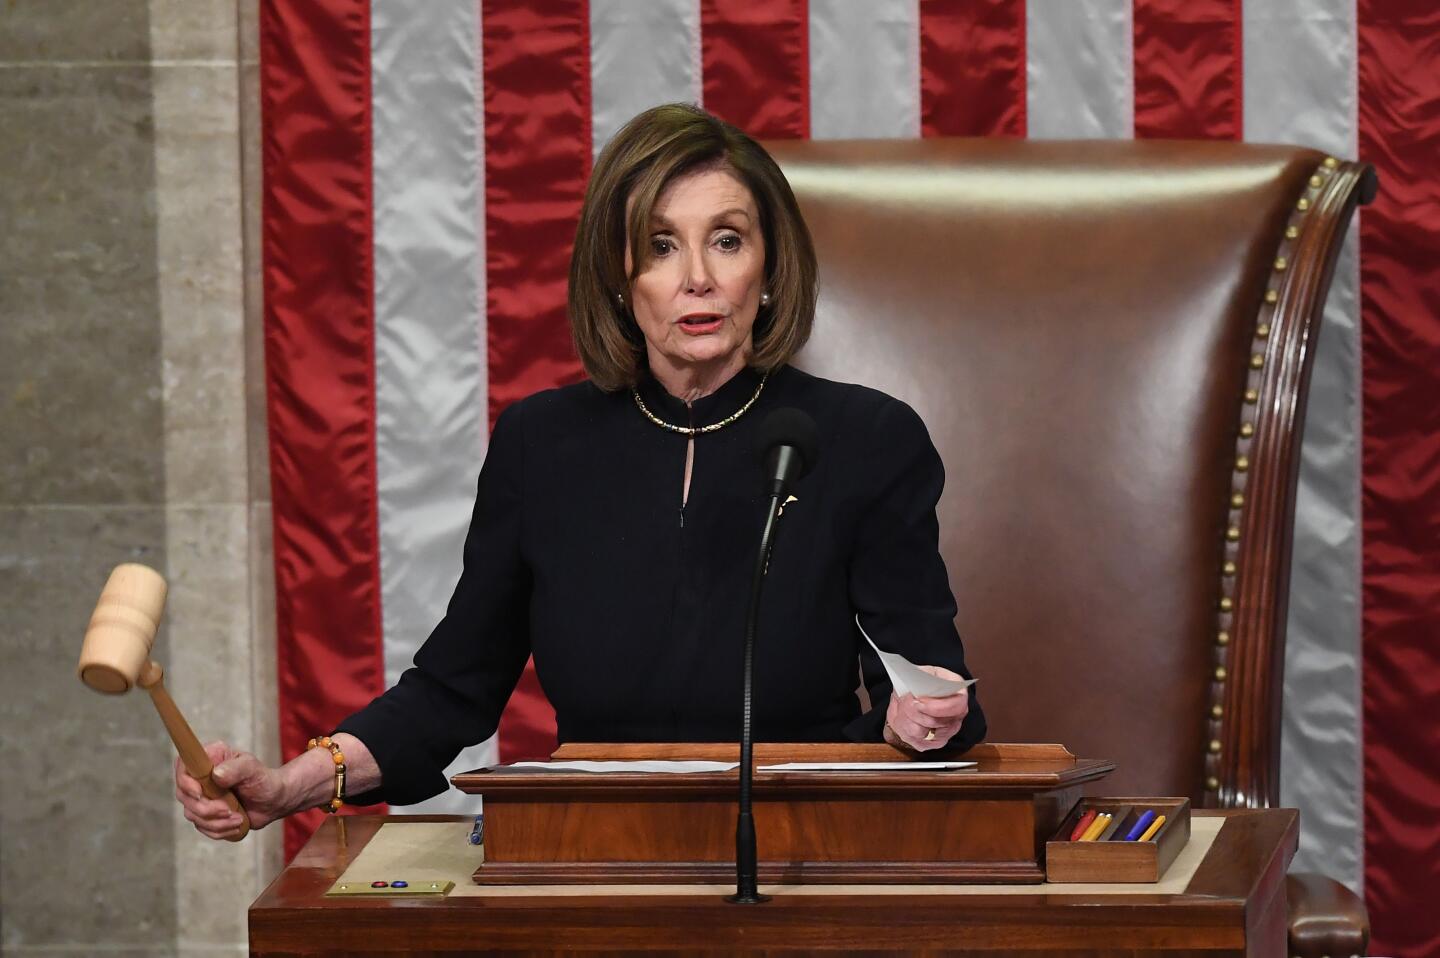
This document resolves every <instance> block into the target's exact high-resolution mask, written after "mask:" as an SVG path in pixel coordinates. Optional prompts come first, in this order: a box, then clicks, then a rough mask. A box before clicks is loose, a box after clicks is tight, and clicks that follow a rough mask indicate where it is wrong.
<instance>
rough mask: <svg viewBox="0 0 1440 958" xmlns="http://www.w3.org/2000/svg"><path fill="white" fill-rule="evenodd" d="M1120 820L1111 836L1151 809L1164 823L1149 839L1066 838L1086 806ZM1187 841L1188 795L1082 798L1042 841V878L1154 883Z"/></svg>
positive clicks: (1087, 808) (1051, 879)
mask: <svg viewBox="0 0 1440 958" xmlns="http://www.w3.org/2000/svg"><path fill="white" fill-rule="evenodd" d="M1092 808H1093V809H1095V810H1096V811H1097V812H1109V813H1111V814H1112V815H1115V816H1117V817H1118V818H1119V819H1120V823H1119V825H1118V827H1116V828H1115V829H1114V830H1113V831H1112V832H1111V834H1122V835H1123V834H1124V833H1125V832H1126V831H1129V829H1130V827H1131V826H1132V825H1133V824H1134V823H1135V820H1136V819H1137V818H1139V817H1140V815H1141V814H1143V813H1144V812H1145V810H1146V809H1149V808H1153V809H1154V810H1155V813H1156V815H1164V816H1165V824H1164V825H1162V826H1160V830H1159V831H1158V832H1156V833H1155V835H1154V837H1152V838H1151V839H1150V840H1149V841H1148V842H1140V841H1135V842H1126V841H1089V842H1081V841H1074V842H1072V841H1070V840H1069V839H1070V833H1071V831H1073V830H1074V828H1075V824H1076V823H1077V822H1078V821H1079V820H1080V818H1081V816H1082V815H1084V814H1085V813H1086V812H1087V811H1089V810H1090V809H1092ZM1188 841H1190V799H1188V798H1082V799H1081V800H1080V801H1079V802H1078V803H1077V804H1076V806H1075V807H1074V808H1072V809H1071V810H1070V814H1069V815H1066V816H1065V821H1064V823H1062V824H1061V826H1060V827H1059V828H1058V829H1056V831H1055V834H1054V835H1053V836H1051V839H1050V841H1048V842H1046V843H1045V880H1046V881H1051V882H1156V881H1159V880H1160V876H1161V875H1164V874H1165V869H1167V868H1169V867H1170V863H1171V862H1173V861H1174V860H1175V856H1177V855H1179V854H1180V849H1182V848H1184V847H1185V843H1186V842H1188Z"/></svg>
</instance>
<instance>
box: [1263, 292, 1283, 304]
mask: <svg viewBox="0 0 1440 958" xmlns="http://www.w3.org/2000/svg"><path fill="white" fill-rule="evenodd" d="M1265 302H1267V303H1269V304H1270V305H1271V306H1274V305H1275V304H1276V303H1278V302H1280V291H1279V290H1276V289H1267V290H1266V291H1265Z"/></svg>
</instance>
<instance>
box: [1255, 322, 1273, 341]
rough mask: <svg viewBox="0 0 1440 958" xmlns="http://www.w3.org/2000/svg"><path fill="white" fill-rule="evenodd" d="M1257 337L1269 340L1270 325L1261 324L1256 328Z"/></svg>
mask: <svg viewBox="0 0 1440 958" xmlns="http://www.w3.org/2000/svg"><path fill="white" fill-rule="evenodd" d="M1255 336H1256V337H1257V338H1259V339H1267V338H1268V337H1269V336H1270V324H1269V323H1261V324H1260V325H1259V326H1256V327H1255Z"/></svg>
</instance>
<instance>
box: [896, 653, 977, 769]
mask: <svg viewBox="0 0 1440 958" xmlns="http://www.w3.org/2000/svg"><path fill="white" fill-rule="evenodd" d="M920 668H922V669H924V670H925V671H926V672H929V673H930V674H931V675H935V676H939V677H940V678H942V679H952V680H954V681H961V680H963V679H964V676H962V675H956V674H955V673H954V672H951V671H950V670H949V669H942V668H941V667H940V666H938V665H922V666H920ZM969 711H970V690H969V689H965V690H964V691H962V692H959V693H957V694H955V695H947V696H945V697H944V698H938V699H937V698H926V697H923V696H922V697H917V696H914V695H910V694H908V693H907V694H905V695H897V694H896V693H894V692H891V693H890V707H889V708H887V709H886V710H885V741H887V742H889V743H890V744H891V745H894V746H896V747H897V748H910V749H914V750H915V751H917V752H927V751H929V750H931V749H936V748H942V747H944V746H945V745H947V744H949V742H950V739H951V738H953V737H954V736H955V733H956V732H958V731H960V724H961V723H962V722H964V721H965V715H966V713H968V712H969Z"/></svg>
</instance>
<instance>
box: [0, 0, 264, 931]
mask: <svg viewBox="0 0 1440 958" xmlns="http://www.w3.org/2000/svg"><path fill="white" fill-rule="evenodd" d="M255 2H256V0H239V2H238V5H237V0H104V2H102V3H94V2H80V0H6V2H4V3H0V131H3V149H0V609H3V610H4V612H5V613H6V617H7V620H8V621H7V625H6V628H4V629H0V947H3V951H4V953H5V954H6V955H12V954H13V955H31V954H42V953H43V954H46V955H63V954H73V955H90V954H95V953H97V952H98V951H101V950H103V951H104V952H105V953H106V954H110V955H131V954H133V955H170V954H182V955H183V954H206V955H213V954H226V953H231V954H237V955H238V954H243V953H244V952H245V908H246V906H247V905H248V903H249V902H250V901H251V900H252V899H253V898H254V896H255V895H256V894H258V892H259V890H260V888H261V887H262V886H263V884H264V882H266V881H268V879H269V877H270V876H271V875H273V874H274V872H275V871H277V870H278V867H279V841H278V840H279V835H278V832H277V831H275V830H268V831H267V832H261V833H257V834H256V835H254V836H252V838H250V839H247V840H246V842H244V843H242V844H240V845H233V846H232V845H216V844H213V843H210V842H208V841H206V840H204V839H201V838H200V837H199V836H198V835H196V834H195V832H194V831H193V830H192V829H191V827H190V826H189V824H188V823H186V822H185V821H184V820H183V818H181V817H180V815H179V813H178V807H177V806H176V804H175V803H174V800H173V797H172V785H171V784H170V775H171V773H170V763H171V755H172V754H173V753H172V750H171V748H170V746H169V743H168V739H167V738H166V736H165V734H164V732H163V729H162V728H161V726H160V724H159V722H158V720H157V719H156V717H155V715H154V712H153V709H152V708H151V707H150V705H149V703H148V702H147V701H145V698H144V697H143V696H142V695H141V694H139V693H132V694H130V695H126V696H122V697H113V698H112V697H102V696H100V695H97V694H96V693H94V692H91V691H90V690H88V689H86V688H84V687H83V686H81V685H80V683H79V682H78V681H77V680H76V678H75V676H74V663H75V656H76V655H77V653H78V651H79V646H80V638H81V636H82V635H83V632H84V628H85V623H86V620H87V618H88V615H89V612H90V609H91V608H92V606H93V604H94V601H95V597H96V595H98V592H99V588H100V586H101V585H102V584H103V582H104V579H105V576H106V575H107V573H108V571H109V569H110V568H111V567H112V566H113V565H114V564H116V563H118V562H121V561H140V562H145V563H147V564H149V565H152V566H154V567H156V568H157V569H160V570H161V571H162V572H163V573H164V574H165V575H166V577H167V578H168V579H169V581H170V586H171V591H170V599H169V603H168V607H167V613H166V614H167V624H166V626H165V628H164V629H163V630H162V634H161V636H160V639H159V641H158V642H157V645H156V650H155V654H156V658H157V660H159V661H160V662H161V663H162V664H164V665H165V667H166V672H167V684H168V685H169V687H170V689H171V692H172V694H173V695H174V697H175V698H176V700H177V701H178V702H179V703H180V705H181V707H182V709H184V710H185V711H186V714H187V717H188V718H189V720H190V722H191V724H192V725H193V726H194V727H195V728H196V731H197V732H198V733H199V734H200V735H201V737H202V738H204V739H214V738H224V739H226V740H227V741H230V742H232V743H236V744H238V745H241V746H243V747H247V748H252V749H254V750H256V751H257V752H258V753H260V754H261V756H262V757H263V758H266V759H268V760H271V761H273V760H274V759H276V758H277V756H276V754H275V752H276V748H277V746H276V744H275V740H276V734H275V728H274V715H275V708H274V694H275V693H274V654H273V648H274V642H273V619H274V616H273V611H272V609H273V595H272V593H273V586H272V583H273V576H272V573H271V565H270V554H269V529H270V517H269V504H268V501H267V500H268V495H269V484H268V478H267V475H266V462H265V444H264V406H263V391H262V389H263V375H262V367H261V352H260V341H259V329H260V317H259V290H258V280H257V272H258V271H257V264H258V255H257V252H256V250H257V246H256V241H257V237H258V226H257V215H256V214H257V212H258V210H257V207H258V196H259V193H258V184H259V175H258V129H257V126H258V125H257V118H258V95H257V92H256V76H257V67H256V64H255V59H256V55H255V39H254V38H255Z"/></svg>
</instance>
